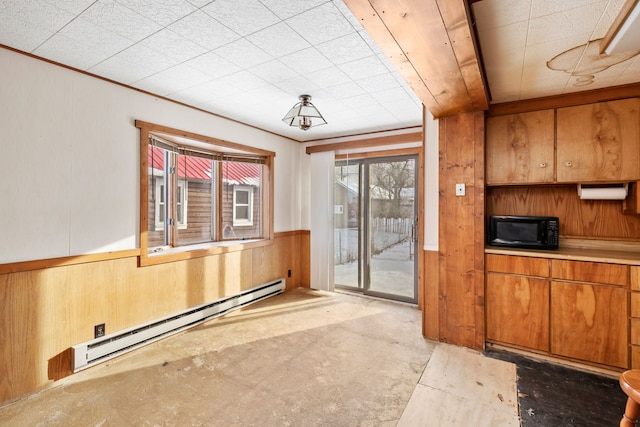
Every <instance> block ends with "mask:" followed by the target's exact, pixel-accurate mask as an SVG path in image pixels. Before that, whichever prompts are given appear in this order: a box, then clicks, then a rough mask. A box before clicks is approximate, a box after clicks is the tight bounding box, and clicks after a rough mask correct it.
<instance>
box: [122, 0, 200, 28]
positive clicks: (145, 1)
mask: <svg viewBox="0 0 640 427" xmlns="http://www.w3.org/2000/svg"><path fill="white" fill-rule="evenodd" d="M116 1H118V3H120V4H122V5H123V6H125V7H127V8H129V9H131V10H133V11H134V12H136V13H139V14H140V15H143V16H146V17H147V18H149V19H151V20H152V21H154V22H156V23H158V24H160V25H161V26H163V27H166V26H167V25H170V24H171V23H173V22H175V21H177V20H178V19H180V18H182V17H184V16H187V15H188V14H190V13H192V12H193V11H195V10H196V8H195V7H194V6H193V5H191V4H189V3H188V2H186V1H185V0H116Z"/></svg>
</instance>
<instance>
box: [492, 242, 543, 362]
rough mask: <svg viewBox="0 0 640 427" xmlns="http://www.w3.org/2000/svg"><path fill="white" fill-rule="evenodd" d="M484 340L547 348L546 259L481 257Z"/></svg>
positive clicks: (538, 348)
mask: <svg viewBox="0 0 640 427" xmlns="http://www.w3.org/2000/svg"><path fill="white" fill-rule="evenodd" d="M485 269H486V270H487V277H486V292H485V302H486V314H487V325H486V328H487V340H488V341H492V342H498V343H503V344H512V345H516V346H520V347H525V348H530V349H534V350H540V351H549V260H548V259H545V258H532V257H522V256H511V255H497V254H487V255H486V257H485Z"/></svg>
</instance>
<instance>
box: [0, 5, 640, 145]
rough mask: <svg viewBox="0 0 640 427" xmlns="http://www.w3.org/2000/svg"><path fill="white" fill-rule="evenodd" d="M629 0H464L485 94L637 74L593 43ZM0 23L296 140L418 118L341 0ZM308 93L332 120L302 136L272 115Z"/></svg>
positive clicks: (18, 42)
mask: <svg viewBox="0 0 640 427" xmlns="http://www.w3.org/2000/svg"><path fill="white" fill-rule="evenodd" d="M625 1H626V0H571V1H569V0H481V1H472V4H471V10H472V14H473V17H472V18H473V20H474V26H475V30H476V32H477V34H478V43H479V47H480V51H481V54H482V60H481V62H482V66H483V69H484V71H485V73H486V78H487V82H488V86H489V92H490V95H491V103H493V104H495V103H501V102H509V101H517V100H523V99H531V98H538V97H542V96H549V95H558V94H564V93H570V92H576V91H583V90H590V89H596V88H601V87H608V86H617V85H622V84H627V83H636V82H640V58H639V56H638V55H637V53H638V52H625V53H619V54H613V55H600V54H599V51H598V47H599V40H600V38H602V37H603V36H604V34H605V33H606V32H607V30H608V28H609V27H610V26H611V24H612V22H613V21H614V19H615V17H616V15H617V14H618V12H619V11H620V9H621V8H622V7H623V4H624V3H625ZM0 22H1V23H2V24H1V25H0V44H3V45H6V46H9V47H11V48H14V49H17V50H20V51H24V52H27V53H30V54H33V55H35V56H39V57H42V58H46V59H48V60H52V61H55V62H59V63H62V64H65V65H67V66H70V67H73V68H76V69H79V70H83V71H86V72H88V73H91V74H95V75H98V76H102V77H106V78H108V79H111V80H114V81H117V82H120V83H123V84H125V85H129V86H131V87H134V88H138V89H142V90H144V91H148V92H150V93H153V94H155V95H159V96H163V97H166V98H169V99H173V100H176V101H179V102H182V103H185V104H188V105H192V106H195V107H197V108H201V109H203V110H206V111H210V112H212V113H215V114H218V115H221V116H224V117H229V118H232V119H234V120H238V121H241V122H243V123H247V124H249V125H252V126H256V127H258V128H261V129H264V130H267V131H270V132H273V133H276V134H279V135H283V136H286V137H289V138H292V139H294V140H298V141H307V140H315V139H322V138H331V137H337V136H344V135H353V134H359V133H367V132H377V131H383V130H390V129H404V128H411V127H415V126H420V125H421V123H422V107H421V102H420V100H419V99H418V98H417V97H416V96H415V95H414V94H413V92H412V91H411V89H410V88H409V87H408V85H407V84H406V82H405V81H404V80H403V78H402V77H401V76H400V75H399V74H398V72H397V71H396V70H395V68H394V67H393V66H392V65H391V64H390V63H389V62H388V61H387V60H386V57H385V55H384V54H383V53H382V52H381V51H380V49H379V48H378V47H377V46H376V45H375V43H374V42H373V41H372V39H371V38H370V37H369V35H368V34H367V33H366V32H365V31H364V30H363V28H362V26H361V25H360V23H359V21H358V20H357V19H356V18H354V17H353V15H352V14H351V13H350V11H349V9H348V8H347V7H346V6H345V5H344V3H343V2H342V1H341V0H214V1H212V0H0ZM434 60H436V61H437V58H434ZM305 93H306V94H310V95H312V97H313V100H312V102H313V103H314V104H315V105H316V107H318V109H319V110H320V111H321V112H322V114H323V115H324V116H325V119H326V120H327V122H328V124H327V125H323V126H318V127H314V128H312V129H311V130H309V131H307V132H303V131H301V130H299V129H297V128H291V127H288V126H287V125H286V124H285V123H283V122H282V120H281V119H282V117H283V116H284V115H285V114H286V112H287V111H288V110H289V109H290V108H291V107H292V106H293V104H294V103H296V102H297V101H298V96H299V95H301V94H305Z"/></svg>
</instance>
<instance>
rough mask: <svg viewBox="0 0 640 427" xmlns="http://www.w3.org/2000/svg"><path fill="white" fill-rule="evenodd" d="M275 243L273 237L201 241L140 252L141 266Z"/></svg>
mask: <svg viewBox="0 0 640 427" xmlns="http://www.w3.org/2000/svg"><path fill="white" fill-rule="evenodd" d="M272 243H273V240H271V239H250V240H228V241H224V242H211V243H200V244H196V245H189V246H181V247H177V248H169V249H162V250H159V251H157V252H149V253H147V254H140V262H139V265H140V267H144V266H148V265H157V264H163V263H167V262H174V261H182V260H186V259H192V258H201V257H205V256H210V255H220V254H225V253H229V252H237V251H242V250H246V249H251V248H257V247H262V246H267V245H270V244H272Z"/></svg>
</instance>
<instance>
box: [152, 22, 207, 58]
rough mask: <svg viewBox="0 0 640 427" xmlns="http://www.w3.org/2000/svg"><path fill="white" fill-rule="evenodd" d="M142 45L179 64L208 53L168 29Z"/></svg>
mask: <svg viewBox="0 0 640 427" xmlns="http://www.w3.org/2000/svg"><path fill="white" fill-rule="evenodd" d="M140 44H141V45H142V46H144V47H147V48H149V49H153V50H154V51H156V52H162V53H164V54H165V55H167V56H168V57H170V58H173V59H175V60H176V61H179V62H183V61H187V60H189V59H191V58H195V57H196V56H199V55H202V54H203V53H205V52H207V49H205V48H203V47H202V46H199V45H197V44H195V43H194V42H192V41H190V40H187V39H186V38H184V37H182V36H181V35H179V34H176V33H174V32H173V31H171V30H169V29H166V28H165V29H164V30H161V31H158V32H157V33H155V34H154V35H152V36H150V37H148V38H146V39H144V40H143V41H141V42H140Z"/></svg>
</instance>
